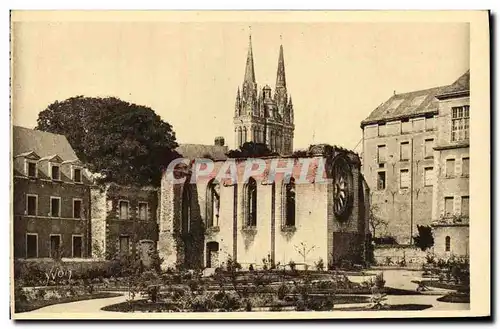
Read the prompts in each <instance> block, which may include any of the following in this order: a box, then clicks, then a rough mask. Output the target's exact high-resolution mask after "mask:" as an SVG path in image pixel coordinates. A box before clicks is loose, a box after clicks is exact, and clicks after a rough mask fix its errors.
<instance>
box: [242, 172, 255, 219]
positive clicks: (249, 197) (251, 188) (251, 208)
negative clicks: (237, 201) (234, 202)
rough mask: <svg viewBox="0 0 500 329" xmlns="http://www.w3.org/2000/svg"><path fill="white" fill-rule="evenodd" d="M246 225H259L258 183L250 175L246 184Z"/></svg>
mask: <svg viewBox="0 0 500 329" xmlns="http://www.w3.org/2000/svg"><path fill="white" fill-rule="evenodd" d="M245 196H246V204H245V209H246V218H245V220H246V221H245V224H246V226H251V227H254V226H257V183H256V182H255V179H253V178H252V177H250V179H249V180H248V183H247V185H246V191H245Z"/></svg>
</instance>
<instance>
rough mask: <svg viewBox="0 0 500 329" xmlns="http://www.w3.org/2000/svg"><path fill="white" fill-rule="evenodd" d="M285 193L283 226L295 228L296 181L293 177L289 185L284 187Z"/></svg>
mask: <svg viewBox="0 0 500 329" xmlns="http://www.w3.org/2000/svg"><path fill="white" fill-rule="evenodd" d="M283 189H284V193H283V206H284V207H283V208H284V211H283V215H284V220H283V225H284V226H285V227H286V226H295V204H296V202H295V196H296V192H295V179H294V178H293V177H291V178H290V181H289V182H288V183H285V184H284V185H283Z"/></svg>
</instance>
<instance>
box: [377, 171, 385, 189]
mask: <svg viewBox="0 0 500 329" xmlns="http://www.w3.org/2000/svg"><path fill="white" fill-rule="evenodd" d="M377 190H385V171H379V172H378V174H377Z"/></svg>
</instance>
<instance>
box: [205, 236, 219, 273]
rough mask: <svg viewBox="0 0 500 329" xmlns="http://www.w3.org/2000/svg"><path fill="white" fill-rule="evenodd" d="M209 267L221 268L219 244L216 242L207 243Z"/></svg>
mask: <svg viewBox="0 0 500 329" xmlns="http://www.w3.org/2000/svg"><path fill="white" fill-rule="evenodd" d="M206 252H207V267H208V268H216V267H218V266H219V243H218V242H215V241H211V242H207V248H206Z"/></svg>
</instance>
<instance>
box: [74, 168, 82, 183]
mask: <svg viewBox="0 0 500 329" xmlns="http://www.w3.org/2000/svg"><path fill="white" fill-rule="evenodd" d="M73 181H74V182H75V183H81V182H82V169H81V168H73Z"/></svg>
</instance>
